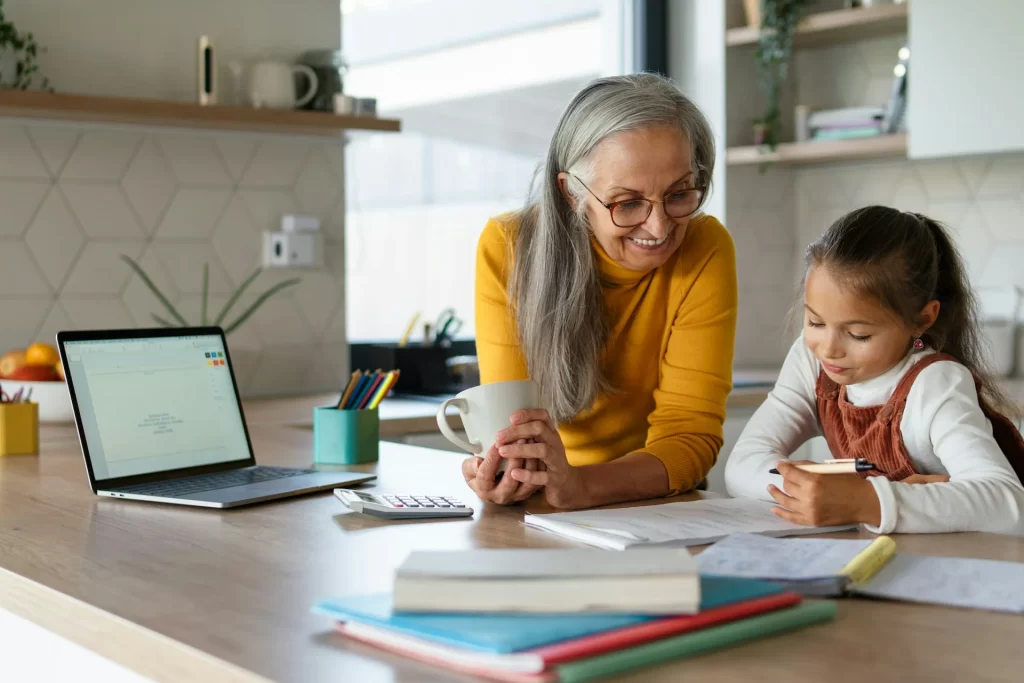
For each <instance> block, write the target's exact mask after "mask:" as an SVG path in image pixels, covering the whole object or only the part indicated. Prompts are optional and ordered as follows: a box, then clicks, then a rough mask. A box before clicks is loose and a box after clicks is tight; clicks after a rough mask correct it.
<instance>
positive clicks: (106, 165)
mask: <svg viewBox="0 0 1024 683" xmlns="http://www.w3.org/2000/svg"><path fill="white" fill-rule="evenodd" d="M141 142H142V136H141V135H139V134H138V133H129V132H127V131H105V130H87V131H84V132H83V133H82V136H81V137H80V138H79V140H78V144H76V145H75V149H74V151H73V152H72V153H71V158H70V159H68V162H67V164H66V165H65V166H64V170H63V171H61V174H60V177H61V178H62V179H64V180H120V179H121V176H122V175H124V172H125V169H127V168H128V163H129V162H130V161H131V160H132V157H133V156H135V152H136V151H137V150H138V149H139V145H140V144H141Z"/></svg>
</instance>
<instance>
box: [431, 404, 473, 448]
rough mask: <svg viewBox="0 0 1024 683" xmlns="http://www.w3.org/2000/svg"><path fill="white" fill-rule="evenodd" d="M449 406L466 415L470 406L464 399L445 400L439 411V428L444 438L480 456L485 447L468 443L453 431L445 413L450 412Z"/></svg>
mask: <svg viewBox="0 0 1024 683" xmlns="http://www.w3.org/2000/svg"><path fill="white" fill-rule="evenodd" d="M448 406H451V407H453V408H455V410H457V411H459V413H461V414H463V415H465V413H466V411H467V410H469V404H468V403H466V399H464V398H449V399H445V400H444V401H443V402H442V403H441V407H440V408H438V409H437V427H438V429H440V430H441V433H442V434H444V438H446V439H448V440H449V441H451V442H452V443H453V444H455V445H456V446H458V447H459V448H461V449H462V450H464V451H467V452H469V453H472V454H473V455H480V452H481V451H482V450H483V446H481V445H480V444H478V443H467V442H465V441H463V440H462V439H460V438H459V437H458V435H457V434H456V433H455V432H454V431H452V428H451V427H449V426H448V417H447V416H446V414H445V411H447V410H448Z"/></svg>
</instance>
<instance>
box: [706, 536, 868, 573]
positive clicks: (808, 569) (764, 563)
mask: <svg viewBox="0 0 1024 683" xmlns="http://www.w3.org/2000/svg"><path fill="white" fill-rule="evenodd" d="M870 545H871V541H870V540H860V539H852V540H834V539H830V538H788V539H785V540H782V539H778V538H768V537H766V536H760V535H757V534H736V535H734V536H729V537H728V538H725V539H722V540H721V541H719V542H718V543H716V544H714V545H713V546H711V547H710V548H708V549H707V550H705V551H704V552H702V553H701V554H700V555H698V556H697V566H698V568H699V569H700V572H701V573H702V574H715V575H718V576H737V577H741V578H749V579H767V580H780V579H782V580H793V581H807V580H812V579H824V578H832V577H834V576H836V575H838V574H839V573H840V572H841V571H842V570H843V568H844V567H845V566H846V565H847V564H849V563H850V561H851V560H853V559H854V558H855V557H857V555H858V554H860V553H861V552H863V551H864V550H866V549H867V548H868V546H870Z"/></svg>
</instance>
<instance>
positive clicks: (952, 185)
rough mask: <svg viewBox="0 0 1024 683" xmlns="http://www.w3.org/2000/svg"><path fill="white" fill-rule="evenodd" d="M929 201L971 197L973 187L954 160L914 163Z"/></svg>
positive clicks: (946, 200)
mask: <svg viewBox="0 0 1024 683" xmlns="http://www.w3.org/2000/svg"><path fill="white" fill-rule="evenodd" d="M914 170H915V171H917V177H918V178H919V179H920V180H921V184H922V185H924V190H925V193H926V194H927V195H928V199H929V201H933V202H948V201H954V200H964V199H970V197H971V189H970V187H968V185H967V181H966V180H964V177H963V175H961V173H960V169H959V167H958V166H957V164H955V163H953V161H952V160H949V159H942V160H939V161H922V162H919V163H917V164H914Z"/></svg>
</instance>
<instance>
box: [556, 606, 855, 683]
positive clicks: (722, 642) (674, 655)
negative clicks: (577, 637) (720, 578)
mask: <svg viewBox="0 0 1024 683" xmlns="http://www.w3.org/2000/svg"><path fill="white" fill-rule="evenodd" d="M835 616H836V604H835V603H834V602H832V601H830V600H806V601H804V602H802V603H800V604H799V605H796V606H795V607H790V608H788V609H784V610H778V611H776V612H769V613H767V614H762V615H758V616H756V617H750V618H748V619H741V620H740V621H734V622H731V623H728V624H722V625H721V626H715V627H713V628H708V629H704V630H702V631H695V632H693V633H684V634H683V635H680V636H675V637H673V638H665V639H664V640H659V641H656V642H653V643H647V644H646V645H640V646H638V647H633V648H629V649H628V650H620V651H618V652H612V653H609V654H606V655H599V656H597V657H591V658H589V659H583V660H580V661H578V662H572V663H569V664H561V665H559V666H557V667H555V671H556V672H557V674H558V680H559V681H560V682H561V683H580V682H581V681H592V680H594V679H597V678H604V677H606V676H615V675H617V674H621V673H625V672H627V671H631V670H633V669H638V668H640V667H644V666H652V665H654V664H660V663H661V662H666V661H669V660H673V659H682V658H684V657H692V656H694V655H699V654H703V653H705V652H711V651H712V650H721V649H722V648H726V647H729V646H730V645H737V644H739V643H745V642H747V641H749V640H757V639H759V638H764V637H766V636H770V635H773V634H776V633H784V632H785V631H792V630H795V629H798V628H802V627H804V626H808V625H810V624H814V623H817V622H819V621H831V620H832V619H834V618H835Z"/></svg>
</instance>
